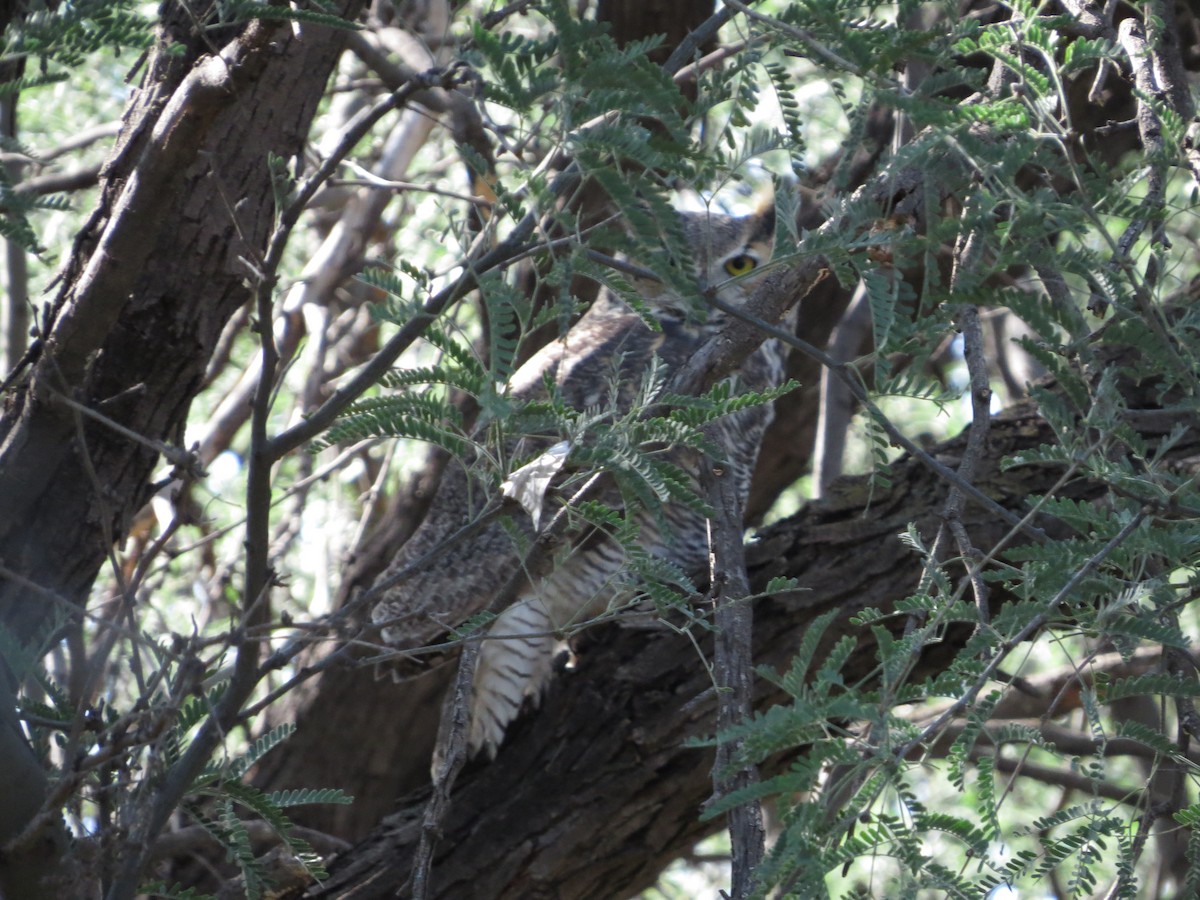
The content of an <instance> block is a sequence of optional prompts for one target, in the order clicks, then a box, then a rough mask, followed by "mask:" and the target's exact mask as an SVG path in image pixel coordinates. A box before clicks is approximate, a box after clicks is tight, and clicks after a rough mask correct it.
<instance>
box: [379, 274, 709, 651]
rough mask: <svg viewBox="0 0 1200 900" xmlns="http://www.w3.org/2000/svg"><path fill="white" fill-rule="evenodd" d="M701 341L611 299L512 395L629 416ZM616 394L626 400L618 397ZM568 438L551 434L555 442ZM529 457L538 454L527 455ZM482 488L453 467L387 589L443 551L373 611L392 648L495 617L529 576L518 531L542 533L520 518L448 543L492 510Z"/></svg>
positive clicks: (532, 365)
mask: <svg viewBox="0 0 1200 900" xmlns="http://www.w3.org/2000/svg"><path fill="white" fill-rule="evenodd" d="M700 342H701V337H700V335H699V334H698V333H693V332H692V330H691V329H688V328H685V327H684V326H682V325H674V324H670V323H668V324H667V325H665V326H664V330H663V331H653V330H651V329H650V328H648V327H647V326H646V324H645V322H643V321H642V319H641V318H639V317H638V316H637V315H636V314H634V313H633V312H631V311H629V310H628V309H626V308H625V307H623V306H621V305H620V304H618V303H617V302H616V301H613V300H611V299H605V298H602V299H601V300H598V301H597V302H596V303H595V304H594V305H593V306H592V308H591V309H590V310H589V311H588V313H587V314H585V315H584V316H583V318H581V319H580V320H579V322H578V323H576V324H575V326H574V327H572V328H571V329H570V330H569V331H568V332H567V334H565V335H564V336H563V337H562V338H561V339H559V340H557V341H554V342H553V343H551V344H549V345H547V346H546V347H544V348H542V350H540V351H539V352H538V353H537V354H535V355H534V356H533V357H532V358H531V359H530V360H529V361H528V362H527V363H525V365H523V366H521V368H520V369H518V370H517V372H516V373H514V375H513V377H512V379H511V380H510V384H509V393H510V395H511V396H512V397H514V398H515V399H519V400H534V399H541V398H544V397H545V396H546V383H547V380H550V381H551V382H553V383H554V384H555V385H557V392H558V395H559V396H560V397H561V399H562V401H563V402H564V403H565V404H567V405H568V406H571V407H574V408H576V409H581V410H582V409H585V408H587V407H591V406H603V407H609V406H614V405H615V406H616V408H617V411H618V412H623V411H625V410H627V409H628V407H629V404H630V403H631V402H632V400H633V398H634V397H635V396H636V394H637V391H638V388H639V386H640V384H641V382H642V379H643V377H644V373H645V372H646V370H647V368H648V367H649V366H650V364H651V361H652V359H653V357H654V356H655V355H656V354H657V355H658V356H659V357H660V358H661V359H662V361H663V362H664V363H665V364H666V365H667V367H668V368H669V369H670V368H673V367H674V366H677V365H679V364H680V363H681V362H682V361H683V360H684V359H686V358H687V356H688V355H690V354H691V353H693V352H694V351H695V349H696V348H697V347H698V346H699V344H700ZM614 386H615V387H616V389H617V396H616V397H615V398H613V397H612V396H611V394H612V390H613V388H614ZM557 439H558V437H551V436H547V437H546V440H547V442H551V441H553V440H557ZM526 449H528V448H526ZM483 495H484V490H483V488H482V486H481V485H480V484H479V483H478V482H477V481H475V480H473V479H472V478H471V477H470V475H469V474H468V472H467V470H466V468H465V467H464V466H463V464H462V463H461V461H458V460H455V461H452V462H451V464H450V467H449V468H448V469H447V471H446V474H445V475H444V476H443V478H442V483H441V485H440V486H439V489H438V492H437V495H436V497H435V498H434V501H433V503H432V505H431V507H430V511H429V514H428V515H427V516H426V518H425V521H424V522H423V523H422V525H421V527H420V528H419V529H418V530H417V532H416V533H415V534H414V535H413V537H412V538H411V539H410V540H409V541H408V542H407V543H406V544H405V545H404V546H403V547H402V548H401V550H400V552H399V553H398V554H397V555H396V557H395V559H393V560H392V563H391V564H390V565H389V566H388V568H387V570H386V571H385V572H384V573H383V574H382V575H381V576H380V580H381V581H386V580H389V579H391V578H392V577H393V576H395V575H396V574H397V573H399V572H401V571H402V570H404V569H405V568H407V567H410V566H412V565H413V564H414V563H416V562H418V561H420V560H422V559H423V557H426V556H427V555H428V554H430V553H431V552H435V555H433V556H432V557H431V558H430V559H429V560H428V561H426V562H423V563H422V564H421V565H420V566H419V567H417V568H416V570H415V571H414V572H413V573H412V574H411V575H410V576H409V577H406V578H405V579H404V580H402V581H400V582H398V583H397V584H395V585H393V586H391V587H389V588H388V589H387V590H386V592H385V593H384V594H383V596H382V598H381V599H380V600H379V602H378V603H377V604H376V606H375V608H374V610H373V611H372V619H373V620H374V622H375V623H376V624H379V625H382V626H383V635H384V640H385V641H386V642H387V643H389V644H392V645H394V646H397V647H398V648H400V649H412V648H416V647H422V646H426V645H429V644H432V643H434V642H435V641H437V640H438V639H439V638H441V637H442V636H443V635H444V634H445V633H446V631H447V630H448V629H450V628H453V627H455V626H457V625H458V624H460V623H461V622H463V621H464V620H466V619H468V618H470V617H471V616H472V615H474V614H476V613H478V612H480V611H482V610H483V609H485V608H486V607H487V606H488V604H489V603H490V602H491V599H492V597H493V596H494V595H495V593H496V592H497V591H498V590H499V589H500V588H501V587H502V586H504V585H505V584H506V583H507V582H508V581H509V580H510V579H511V578H512V577H513V576H514V574H516V573H517V572H518V571H519V569H520V561H521V556H520V551H519V550H518V547H517V540H515V539H514V535H513V534H512V533H511V530H512V529H514V528H515V529H516V530H517V531H518V533H519V535H518V537H519V538H523V539H524V541H523V542H526V543H527V542H528V540H531V539H532V537H533V534H532V528H531V527H530V524H529V521H528V519H527V517H525V516H516V517H514V518H513V520H512V522H511V523H509V526H508V530H506V528H505V526H504V525H503V524H502V523H501V522H499V521H492V522H490V523H489V524H486V525H484V526H483V527H482V528H480V529H478V530H475V531H474V532H473V533H471V534H470V535H469V536H467V537H466V538H465V539H462V540H454V541H452V542H451V543H450V544H449V545H446V546H443V545H445V544H446V542H447V540H448V539H451V538H452V537H453V536H454V535H455V534H456V533H457V532H459V531H460V529H462V528H463V527H464V526H466V525H467V524H468V523H470V522H471V521H473V520H474V519H476V518H478V516H479V515H480V513H481V512H482V511H483V510H484V508H485V507H486V505H487V498H486V497H485V496H483Z"/></svg>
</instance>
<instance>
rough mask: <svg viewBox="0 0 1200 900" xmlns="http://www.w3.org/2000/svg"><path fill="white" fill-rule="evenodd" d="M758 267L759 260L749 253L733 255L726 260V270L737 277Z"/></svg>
mask: <svg viewBox="0 0 1200 900" xmlns="http://www.w3.org/2000/svg"><path fill="white" fill-rule="evenodd" d="M756 268H758V260H757V259H755V258H754V257H753V256H751V255H750V254H749V253H739V254H738V255H737V256H731V257H729V259H727V260H725V271H726V272H728V273H729V274H730V275H733V276H735V277H736V276H738V275H745V274H746V273H747V272H752V271H754V269H756Z"/></svg>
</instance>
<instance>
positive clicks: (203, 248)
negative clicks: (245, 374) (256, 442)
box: [0, 0, 361, 897]
mask: <svg viewBox="0 0 1200 900" xmlns="http://www.w3.org/2000/svg"><path fill="white" fill-rule="evenodd" d="M360 5H361V0H346V2H344V3H342V4H341V8H342V9H343V11H344V12H346V13H347V14H348V15H350V16H353V15H354V14H355V10H357V8H358V7H359V6H360ZM9 6H12V4H9ZM176 13H177V15H178V17H179V20H178V21H177V22H175V23H174V25H177V26H178V27H177V28H176V27H173V24H172V23H170V22H168V24H167V25H166V26H165V28H164V32H163V34H162V35H161V36H160V37H161V40H160V41H159V43H158V46H157V48H156V49H155V50H154V51H153V52H152V53H151V54H150V57H149V60H148V62H147V63H146V66H147V71H146V74H145V78H144V80H143V87H142V88H141V89H140V90H139V91H138V93H137V94H136V95H135V98H134V100H133V101H132V102H131V104H130V106H129V108H128V111H127V113H126V116H125V126H124V129H123V131H122V133H121V135H120V137H119V138H118V142H117V146H116V149H115V150H114V152H113V154H112V155H111V157H110V159H109V160H108V162H107V164H106V166H105V170H104V172H105V174H104V180H103V184H102V191H101V199H100V203H99V206H98V208H97V210H96V212H95V213H94V214H93V216H92V218H91V220H90V222H89V223H88V225H87V227H86V228H85V229H84V231H83V232H82V233H81V235H80V236H79V238H78V239H77V241H76V245H75V249H74V253H73V255H72V258H71V260H70V262H69V264H68V267H67V269H66V271H65V273H64V275H63V280H62V283H63V287H62V289H61V292H60V294H59V296H58V297H57V299H56V301H55V303H54V305H53V310H52V312H51V313H50V315H49V317H48V320H47V321H45V322H43V323H41V327H42V333H41V335H40V336H39V340H38V341H37V343H36V344H35V345H34V347H33V348H31V352H30V354H29V356H28V357H27V365H26V367H25V369H24V370H23V371H21V372H20V373H19V376H18V381H17V383H16V386H15V388H14V389H13V390H11V391H10V392H8V393H6V395H5V397H4V400H3V409H2V411H0V510H2V511H3V512H2V514H0V621H2V622H3V624H4V625H5V626H6V628H8V629H11V631H12V632H13V633H15V634H16V635H17V636H18V638H20V639H21V640H25V641H29V640H32V639H35V638H39V637H40V638H44V637H45V632H46V630H47V628H48V626H51V625H55V624H58V623H61V622H64V621H66V620H68V619H72V618H74V620H75V623H76V627H78V622H79V620H78V618H77V613H78V611H79V610H80V609H81V608H82V607H83V605H84V603H85V601H86V598H87V596H88V592H89V590H90V588H91V585H92V582H93V581H94V579H95V577H96V573H97V572H98V571H99V569H100V566H101V564H102V562H103V561H104V559H105V558H106V556H107V554H108V553H109V552H110V551H111V549H112V547H113V544H114V541H116V540H119V539H120V538H121V537H122V536H123V535H124V534H125V533H126V531H127V528H128V525H129V522H130V521H131V519H132V517H133V515H134V513H135V512H136V511H137V510H138V509H139V508H140V507H141V506H142V505H143V504H144V503H145V501H146V500H147V499H148V498H149V495H150V493H151V490H152V487H151V485H150V477H151V473H152V471H153V468H154V467H155V466H156V465H160V462H159V458H160V454H159V451H158V449H156V448H155V447H154V444H155V442H167V443H173V444H175V445H176V446H181V445H182V443H183V441H182V438H183V429H184V424H185V422H186V419H187V414H188V409H189V406H190V404H191V401H192V399H193V397H194V396H195V394H196V391H197V390H198V388H199V386H200V383H201V379H202V377H203V375H204V371H205V366H206V365H207V363H208V360H209V357H210V355H211V353H212V349H213V346H214V345H215V343H216V341H217V338H218V336H219V335H220V333H221V329H222V328H223V327H224V325H225V322H226V320H227V319H228V318H229V317H230V316H231V315H232V314H233V312H234V311H235V310H236V309H238V308H239V307H241V306H242V305H243V304H244V303H245V302H246V300H247V298H248V296H249V292H248V287H247V280H248V278H249V277H251V271H250V268H249V267H248V266H247V265H246V264H245V263H244V262H241V260H243V259H244V260H250V261H253V260H254V259H256V258H257V257H258V255H259V252H260V251H259V248H261V247H262V246H263V245H264V242H265V238H266V236H267V235H268V234H269V231H270V228H271V226H272V221H273V208H272V200H271V197H272V187H271V171H270V167H269V165H268V157H269V156H270V155H271V154H276V155H278V156H281V157H284V158H292V157H295V156H297V155H298V154H299V153H300V151H301V149H302V147H303V143H304V140H305V137H306V136H307V134H308V132H309V127H310V125H311V122H312V118H313V115H314V114H315V112H316V109H317V104H318V102H319V101H320V99H321V95H322V93H323V88H324V86H325V82H326V80H327V78H328V76H329V73H330V71H331V70H332V68H333V65H334V63H335V62H336V60H337V57H338V54H339V52H340V47H341V38H342V34H341V33H340V32H338V31H334V30H331V29H329V28H327V27H318V26H312V25H306V26H303V27H302V28H300V29H298V30H294V29H292V28H291V27H290V26H286V25H284V26H281V25H279V24H278V23H273V24H263V23H257V22H255V23H251V24H249V25H248V26H246V27H245V28H244V29H243V30H242V31H241V32H240V33H239V34H237V35H236V36H233V35H227V36H226V37H227V38H229V39H228V42H227V43H225V45H224V46H223V47H222V48H221V50H220V52H219V53H215V54H214V53H211V49H212V46H211V45H210V44H209V43H208V40H210V39H215V37H216V36H215V35H214V34H210V35H209V36H208V38H207V39H206V38H205V37H204V36H203V35H198V34H195V33H193V29H192V20H191V18H190V17H188V16H184V15H183V13H182V12H181V11H178V10H177V11H176ZM9 15H11V9H6V8H4V7H0V24H3V20H4V19H5V18H6V17H7V16H9ZM181 47H182V48H184V52H182V53H181V52H179V50H180V48H181ZM65 401H71V404H73V405H69V404H68V403H67V402H65ZM81 408H82V409H85V410H89V411H91V412H92V413H98V414H99V415H101V416H103V417H104V419H106V420H108V421H107V422H102V421H100V420H98V419H96V418H95V417H94V416H85V415H84V413H83V412H81V411H80V410H81ZM109 423H115V424H117V425H119V426H121V427H123V428H124V429H127V431H126V432H124V433H121V432H119V431H117V430H116V429H115V428H114V427H113V425H112V424H109ZM131 433H132V434H136V435H139V436H141V439H139V440H134V439H131V438H130V437H128V436H127V435H128V434H131ZM4 663H5V661H4V660H3V659H0V678H3V679H4V680H5V683H4V685H2V686H0V706H3V707H4V708H3V709H0V729H2V730H3V732H4V734H5V736H6V737H5V740H4V741H3V742H0V797H3V798H4V800H3V803H4V805H5V807H6V809H7V811H8V813H9V815H7V816H5V817H4V821H3V823H2V824H0V843H5V842H7V841H8V840H10V839H12V838H13V837H14V836H15V835H17V834H20V833H22V832H23V831H24V830H25V828H26V826H27V825H28V823H29V821H30V819H31V817H33V816H34V814H35V813H37V811H38V809H39V808H40V807H41V805H42V803H43V800H44V794H45V793H46V789H47V788H46V781H45V779H44V778H42V777H40V772H41V766H40V763H38V762H37V761H36V760H35V759H34V757H33V754H32V751H31V750H30V748H29V747H28V745H27V744H26V743H25V741H24V737H23V735H22V734H21V731H20V729H19V727H18V726H17V724H16V723H15V722H10V721H9V719H11V718H12V715H11V713H12V708H13V700H12V693H11V686H10V684H9V683H8V681H9V678H10V673H9V672H8V670H7V667H6V666H5V665H4ZM80 671H82V668H80ZM6 698H7V699H6ZM30 771H33V772H35V773H38V774H37V776H36V777H35V775H30V774H29V772H30ZM51 812H52V813H55V812H56V811H51ZM60 825H61V823H59V822H58V821H57V820H55V818H54V816H53V815H52V816H51V817H50V818H49V819H48V820H46V821H45V823H44V825H43V827H42V828H41V829H40V831H39V832H38V834H37V835H31V834H26V840H24V841H23V843H22V847H21V848H20V849H19V850H17V851H13V852H12V853H9V854H6V858H5V859H4V860H3V861H2V863H0V889H2V890H3V891H5V892H7V893H9V894H10V895H11V896H13V897H17V896H30V897H32V896H49V895H50V894H49V893H46V892H45V891H46V889H45V888H34V887H31V884H32V883H33V882H35V881H37V879H39V878H41V877H42V876H44V875H46V874H47V873H48V872H52V873H53V874H55V875H59V876H61V875H62V874H63V868H62V867H61V866H59V867H56V866H55V865H54V864H53V863H52V862H51V861H52V860H54V859H55V858H56V857H57V855H58V854H59V853H60V852H62V850H63V849H64V847H65V845H66V840H65V833H63V832H62V829H61V827H60Z"/></svg>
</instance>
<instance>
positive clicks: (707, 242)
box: [639, 198, 775, 313]
mask: <svg viewBox="0 0 1200 900" xmlns="http://www.w3.org/2000/svg"><path fill="white" fill-rule="evenodd" d="M679 217H680V225H681V231H682V235H683V244H684V246H685V247H686V248H687V250H688V252H689V253H690V255H691V259H690V263H691V269H692V277H693V278H694V279H695V281H694V284H695V289H696V290H695V291H694V293H693V295H692V296H690V297H680V296H679V294H678V291H677V290H676V289H675V288H673V287H672V286H671V285H670V284H668V283H667V282H657V283H654V284H641V285H639V293H641V294H642V295H643V296H644V297H645V299H647V300H648V301H650V302H651V303H652V304H653V305H654V306H655V307H658V308H659V309H660V311H663V312H669V311H670V310H672V309H674V308H678V309H679V311H680V312H681V313H682V312H685V310H690V311H691V312H692V313H694V312H695V311H696V308H697V306H702V305H703V304H702V303H699V301H700V297H701V296H702V295H703V293H704V292H705V291H707V290H709V289H710V288H716V289H717V291H718V293H719V294H720V296H721V298H722V299H724V300H726V301H730V302H736V301H737V299H738V298H740V297H744V296H746V294H747V293H748V292H749V291H751V290H753V287H754V285H755V283H756V282H757V278H756V277H755V273H756V272H761V271H762V270H763V269H764V267H765V266H766V264H767V263H768V262H770V261H771V254H772V253H773V252H774V249H775V202H774V198H767V199H766V200H764V201H763V202H762V203H761V204H760V205H759V207H758V208H757V209H756V210H754V211H753V212H751V213H749V214H747V215H741V216H732V215H726V214H723V213H717V212H712V211H700V212H680V213H679ZM689 280H690V279H689ZM689 293H692V292H689Z"/></svg>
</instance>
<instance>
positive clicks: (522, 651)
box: [467, 597, 555, 759]
mask: <svg viewBox="0 0 1200 900" xmlns="http://www.w3.org/2000/svg"><path fill="white" fill-rule="evenodd" d="M553 629H554V625H553V623H552V622H551V618H550V615H549V613H548V612H547V611H546V608H545V606H544V605H543V604H542V601H541V600H539V599H538V598H537V597H526V598H524V599H522V600H520V601H518V602H516V603H514V604H513V605H512V606H510V607H509V608H508V609H506V610H505V611H504V612H502V613H501V614H500V615H499V616H497V618H496V621H495V622H493V623H492V627H491V629H489V631H488V634H487V637H486V638H485V639H484V642H483V646H482V647H481V648H480V651H479V663H478V666H477V668H476V670H475V695H474V699H473V700H472V703H471V717H470V722H471V724H470V727H469V730H468V734H467V744H468V752H469V754H470V755H471V756H474V755H476V754H477V753H479V751H480V750H486V751H487V754H488V756H489V757H490V758H493V759H494V758H495V756H496V749H497V748H498V747H499V746H500V742H501V741H503V740H504V732H505V730H506V729H507V728H508V726H509V724H510V723H511V722H512V721H513V719H515V718H516V717H517V713H519V712H520V711H521V704H522V703H523V702H524V700H525V698H526V697H533V698H534V701H535V702H536V701H537V699H538V698H539V697H540V696H541V692H542V689H543V688H544V687H545V685H546V682H547V681H548V680H549V678H550V673H551V668H552V663H553V659H554V654H553V651H554V642H555V638H554V634H553Z"/></svg>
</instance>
